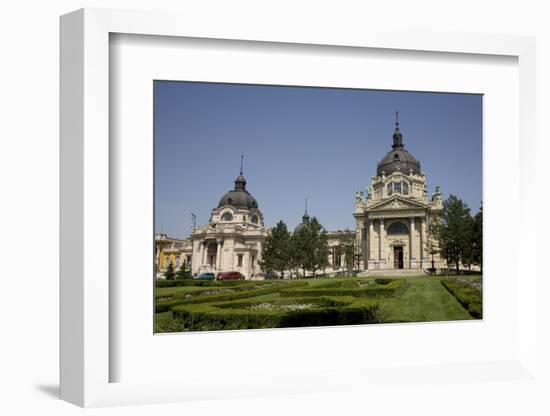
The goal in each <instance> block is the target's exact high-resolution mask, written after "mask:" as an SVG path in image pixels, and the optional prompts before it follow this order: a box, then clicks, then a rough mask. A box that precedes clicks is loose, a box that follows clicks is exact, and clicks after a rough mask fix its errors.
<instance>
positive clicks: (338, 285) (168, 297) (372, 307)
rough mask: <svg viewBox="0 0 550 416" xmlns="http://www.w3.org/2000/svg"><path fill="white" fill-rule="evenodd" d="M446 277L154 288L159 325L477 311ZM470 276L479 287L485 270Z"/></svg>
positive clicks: (335, 321)
mask: <svg viewBox="0 0 550 416" xmlns="http://www.w3.org/2000/svg"><path fill="white" fill-rule="evenodd" d="M468 279H469V280H468ZM443 280H448V279H445V278H443V277H436V276H432V277H427V276H419V277H407V278H406V279H405V278H399V279H395V278H394V279H388V278H384V279H376V278H374V277H369V278H359V277H358V278H337V279H336V278H331V279H293V280H284V281H262V282H250V281H246V282H239V283H236V282H227V284H223V282H215V283H214V284H211V285H206V286H195V285H193V284H192V283H191V284H190V285H188V286H178V287H162V288H157V289H156V290H155V295H156V298H157V312H159V313H157V314H156V316H155V332H182V331H189V330H219V329H246V328H274V327H288V326H293V327H296V326H317V325H345V324H357V323H375V322H379V323H395V322H429V321H450V320H467V319H473V316H472V315H471V314H470V313H469V312H468V310H467V308H465V306H464V305H465V304H464V301H461V300H460V299H459V298H457V297H456V296H457V295H456V294H454V293H453V292H452V291H451V290H449V289H448V287H445V286H444V284H443V283H442V281H443ZM465 281H466V282H467V283H468V282H472V284H474V286H475V287H477V286H479V285H481V276H468V277H461V282H462V283H464V282H465ZM220 283H222V284H220ZM468 293H469V292H468ZM303 305H307V307H304V306H303ZM466 306H467V305H466ZM474 317H475V315H474Z"/></svg>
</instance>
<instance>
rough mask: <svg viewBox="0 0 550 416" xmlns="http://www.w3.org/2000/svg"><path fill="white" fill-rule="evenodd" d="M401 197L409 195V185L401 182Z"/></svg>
mask: <svg viewBox="0 0 550 416" xmlns="http://www.w3.org/2000/svg"><path fill="white" fill-rule="evenodd" d="M403 195H409V184H408V183H407V182H403Z"/></svg>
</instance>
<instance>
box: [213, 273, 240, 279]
mask: <svg viewBox="0 0 550 416" xmlns="http://www.w3.org/2000/svg"><path fill="white" fill-rule="evenodd" d="M216 280H244V274H242V273H239V272H222V273H218V276H217V277H216Z"/></svg>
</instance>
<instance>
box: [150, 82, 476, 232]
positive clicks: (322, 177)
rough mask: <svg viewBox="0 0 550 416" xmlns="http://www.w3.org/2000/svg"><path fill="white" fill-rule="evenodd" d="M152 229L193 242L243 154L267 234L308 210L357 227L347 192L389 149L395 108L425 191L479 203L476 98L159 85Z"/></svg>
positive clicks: (333, 226)
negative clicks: (425, 180)
mask: <svg viewBox="0 0 550 416" xmlns="http://www.w3.org/2000/svg"><path fill="white" fill-rule="evenodd" d="M154 95H155V108H154V111H155V115H154V116H155V132H154V134H155V227H156V231H157V232H164V233H167V234H169V235H170V236H173V237H180V238H181V237H186V236H187V235H188V234H189V231H190V228H189V225H190V222H191V219H190V216H191V213H192V212H193V213H195V214H196V215H197V224H198V225H202V224H205V223H206V222H207V221H208V219H209V216H210V212H211V210H212V208H215V207H216V206H217V204H218V201H219V199H220V198H221V196H222V195H223V194H224V193H225V192H227V191H229V190H230V189H233V186H234V184H233V182H234V180H235V178H236V177H237V175H238V174H239V166H240V155H241V154H243V155H244V176H245V177H246V180H247V190H248V191H249V192H250V193H251V194H252V195H253V196H254V197H255V198H256V200H257V201H258V205H259V207H260V210H262V212H263V214H264V221H265V224H266V225H267V226H273V225H275V223H276V222H277V221H278V220H280V219H282V220H283V221H285V222H286V223H287V225H288V226H289V228H293V227H294V226H296V225H297V224H298V223H299V222H300V221H301V217H302V214H303V212H304V199H305V198H306V197H307V198H308V201H309V202H308V206H309V209H308V211H309V213H310V215H312V216H316V217H317V218H318V219H319V220H320V222H321V223H322V224H323V225H324V226H325V227H326V228H327V229H328V230H337V229H345V228H350V229H353V228H354V218H353V216H352V213H353V210H354V200H355V199H354V194H355V192H356V191H357V190H359V189H364V188H366V187H367V186H368V185H369V184H370V181H371V177H372V176H373V175H375V174H376V164H377V163H378V162H379V161H380V160H381V159H382V158H383V157H384V155H385V154H386V153H387V152H388V151H389V150H390V149H391V144H392V134H393V131H394V128H395V124H394V123H395V111H396V110H398V111H399V123H400V129H401V132H402V134H403V142H404V144H405V148H406V149H407V150H408V151H409V152H411V154H412V155H413V156H415V157H416V158H417V159H418V160H419V161H420V163H421V167H422V170H423V171H424V172H425V173H426V175H427V178H428V189H429V192H430V194H431V193H432V192H433V189H434V187H435V186H436V185H439V186H440V187H441V190H442V192H443V196H444V198H446V197H448V196H449V194H455V195H457V196H458V197H460V198H462V199H463V200H464V201H465V202H466V203H467V204H468V206H470V208H471V209H472V212H477V210H478V209H479V206H480V204H481V200H482V96H480V95H469V94H442V93H424V92H394V91H373V90H358V89H332V88H303V87H279V86H260V85H242V84H215V83H190V82H171V81H155V83H154Z"/></svg>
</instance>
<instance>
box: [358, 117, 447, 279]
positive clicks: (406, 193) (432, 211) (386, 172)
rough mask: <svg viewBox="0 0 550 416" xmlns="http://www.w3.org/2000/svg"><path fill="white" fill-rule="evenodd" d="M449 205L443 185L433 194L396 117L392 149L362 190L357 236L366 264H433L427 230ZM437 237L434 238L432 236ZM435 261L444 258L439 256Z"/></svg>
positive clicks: (401, 266) (395, 266)
mask: <svg viewBox="0 0 550 416" xmlns="http://www.w3.org/2000/svg"><path fill="white" fill-rule="evenodd" d="M442 208H443V205H442V200H441V193H440V192H439V188H436V192H435V193H434V195H433V196H432V197H431V198H429V197H428V191H427V180H426V175H425V174H424V173H423V172H422V171H421V169H420V162H419V161H418V160H416V159H415V158H414V157H413V156H412V155H411V154H410V153H409V152H408V151H407V150H406V149H405V145H404V144H403V136H402V134H401V132H400V130H399V122H396V127H395V132H394V134H393V144H392V149H391V150H390V151H389V152H388V153H387V154H386V155H385V156H384V158H383V159H382V160H381V161H380V162H379V163H378V166H377V169H376V176H373V177H372V179H371V185H370V186H369V188H368V189H367V191H366V192H364V193H361V192H359V193H357V194H356V201H355V212H354V214H353V216H354V217H355V219H356V224H357V225H356V236H357V243H358V246H359V247H360V248H361V262H360V268H362V269H376V270H380V269H425V268H429V267H432V263H431V261H432V255H431V254H430V251H432V250H430V245H434V246H435V245H436V244H437V242H436V241H433V238H432V237H431V236H430V235H429V231H428V229H427V227H428V225H427V224H429V223H430V222H431V221H432V220H434V219H435V218H437V217H438V216H439V215H440V214H441V211H442ZM430 239H432V241H430ZM433 260H434V265H435V266H436V267H438V266H440V263H441V262H440V259H439V257H438V256H437V255H434V256H433Z"/></svg>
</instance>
